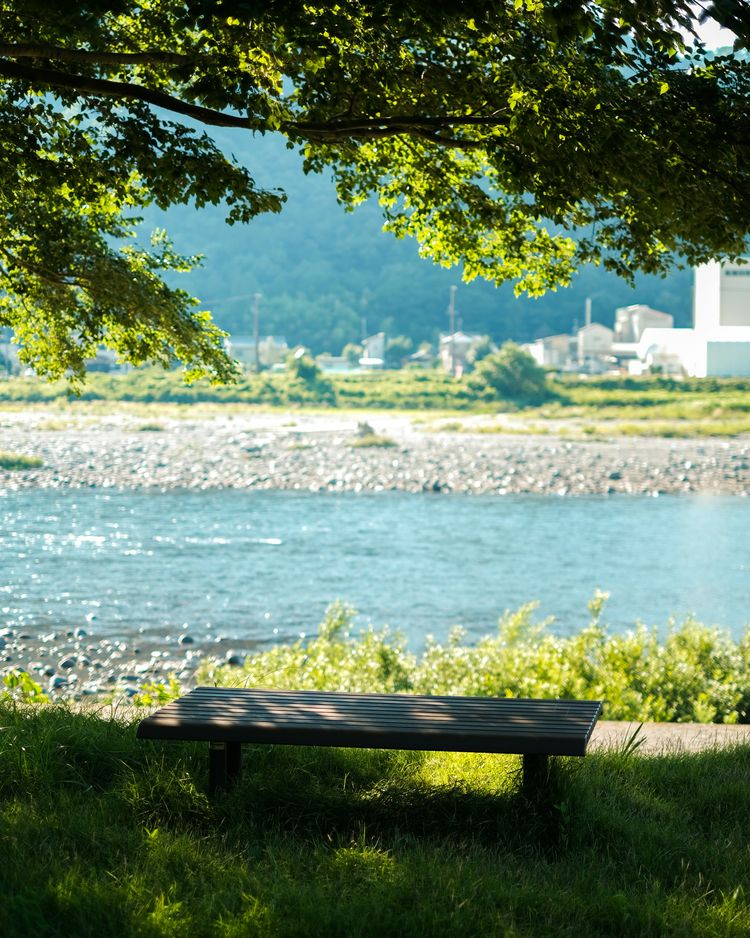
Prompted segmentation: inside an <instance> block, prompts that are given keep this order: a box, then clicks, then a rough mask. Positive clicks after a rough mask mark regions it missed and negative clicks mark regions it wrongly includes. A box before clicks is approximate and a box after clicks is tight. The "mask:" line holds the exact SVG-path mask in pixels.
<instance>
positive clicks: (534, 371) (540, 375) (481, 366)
mask: <svg viewBox="0 0 750 938" xmlns="http://www.w3.org/2000/svg"><path fill="white" fill-rule="evenodd" d="M471 384H472V386H474V387H477V386H478V387H481V386H482V385H484V386H486V387H489V388H491V389H492V390H493V391H495V393H496V394H497V395H498V397H500V398H502V399H503V400H511V401H516V402H518V403H524V404H539V403H541V402H542V401H545V400H547V399H548V398H549V397H550V396H551V392H550V389H549V386H548V385H547V375H546V372H545V371H544V369H543V368H541V367H540V366H539V365H537V363H536V362H535V361H534V359H533V358H532V357H531V355H529V353H528V352H525V351H524V350H523V349H522V348H521V347H520V346H519V345H516V343H515V342H506V343H505V344H504V345H503V346H502V348H501V349H499V351H497V352H494V353H493V354H491V355H487V356H486V357H485V358H483V359H482V360H481V361H480V362H478V363H477V366H476V368H475V369H474V374H473V376H472V379H471Z"/></svg>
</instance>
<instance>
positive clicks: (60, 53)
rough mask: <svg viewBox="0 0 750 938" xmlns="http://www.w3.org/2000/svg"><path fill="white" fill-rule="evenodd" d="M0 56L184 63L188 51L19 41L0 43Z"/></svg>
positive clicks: (102, 62) (96, 62) (84, 61)
mask: <svg viewBox="0 0 750 938" xmlns="http://www.w3.org/2000/svg"><path fill="white" fill-rule="evenodd" d="M0 56H3V57H4V58H8V59H53V60H55V61H58V62H77V63H79V64H82V65H88V64H91V65H184V64H186V63H187V62H190V61H191V57H190V56H188V55H181V54H179V53H177V52H162V51H160V50H159V49H151V50H148V51H146V52H106V51H105V52H99V51H91V50H89V49H66V48H63V47H62V46H44V45H31V43H26V42H21V43H15V44H13V45H7V44H0Z"/></svg>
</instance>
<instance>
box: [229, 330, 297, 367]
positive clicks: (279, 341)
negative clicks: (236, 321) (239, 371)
mask: <svg viewBox="0 0 750 938" xmlns="http://www.w3.org/2000/svg"><path fill="white" fill-rule="evenodd" d="M224 348H225V349H226V352H227V355H229V356H230V357H231V358H233V359H234V360H235V361H238V362H239V363H240V364H241V365H242V367H243V368H249V369H252V368H255V366H256V363H257V361H258V360H259V361H260V365H261V367H262V368H270V367H272V366H273V365H277V364H279V363H281V362H284V361H286V359H287V357H288V355H289V346H288V345H287V343H286V339H285V338H284V337H283V336H276V335H265V336H263V337H262V338H261V339H260V341H259V342H258V354H257V357H256V354H255V338H254V337H253V336H248V335H233V336H230V337H229V338H226V339H224Z"/></svg>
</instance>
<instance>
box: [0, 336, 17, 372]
mask: <svg viewBox="0 0 750 938" xmlns="http://www.w3.org/2000/svg"><path fill="white" fill-rule="evenodd" d="M11 334H12V333H11ZM19 348H20V346H18V345H16V343H15V342H13V340H12V339H11V338H7V339H4V338H3V337H2V335H0V373H2V372H3V371H4V372H5V373H6V374H11V375H17V374H20V373H21V360H20V358H19V357H18V351H19Z"/></svg>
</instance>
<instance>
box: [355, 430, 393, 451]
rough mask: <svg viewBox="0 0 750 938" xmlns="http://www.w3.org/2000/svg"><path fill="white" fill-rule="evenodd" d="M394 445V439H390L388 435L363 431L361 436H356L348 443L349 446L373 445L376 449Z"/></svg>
mask: <svg viewBox="0 0 750 938" xmlns="http://www.w3.org/2000/svg"><path fill="white" fill-rule="evenodd" d="M395 445H396V441H395V440H393V439H391V437H389V436H383V435H382V434H380V433H363V434H362V436H356V437H355V438H354V439H353V440H351V442H350V443H349V446H364V447H375V448H376V449H378V448H380V449H383V448H386V449H387V448H388V447H390V446H395Z"/></svg>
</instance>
